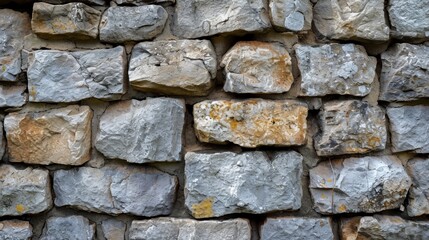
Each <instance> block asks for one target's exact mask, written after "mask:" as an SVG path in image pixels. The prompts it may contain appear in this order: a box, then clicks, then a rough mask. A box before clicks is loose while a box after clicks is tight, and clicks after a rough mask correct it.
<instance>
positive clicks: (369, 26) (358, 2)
mask: <svg viewBox="0 0 429 240" xmlns="http://www.w3.org/2000/svg"><path fill="white" fill-rule="evenodd" d="M383 13H384V0H318V1H317V3H316V5H314V11H313V14H314V16H313V18H314V20H313V21H314V25H315V26H316V29H317V30H318V31H319V32H320V33H321V34H323V35H324V36H326V37H328V38H331V39H342V40H357V41H387V40H389V27H388V26H387V24H386V20H385V18H384V14H383Z"/></svg>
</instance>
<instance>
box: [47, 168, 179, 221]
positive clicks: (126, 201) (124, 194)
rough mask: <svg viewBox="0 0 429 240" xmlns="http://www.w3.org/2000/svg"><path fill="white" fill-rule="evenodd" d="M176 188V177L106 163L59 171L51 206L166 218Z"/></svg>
mask: <svg viewBox="0 0 429 240" xmlns="http://www.w3.org/2000/svg"><path fill="white" fill-rule="evenodd" d="M70 183H73V184H70ZM177 185H178V181H177V178H176V177H174V176H171V175H169V174H167V173H163V172H161V171H158V170H156V169H153V168H149V167H147V168H144V167H137V166H131V165H126V166H124V165H118V164H110V165H105V166H104V167H102V168H89V167H81V168H77V169H72V170H59V171H56V172H55V174H54V191H55V196H56V198H55V206H57V207H62V206H70V207H74V208H77V209H81V210H85V211H92V212H99V213H107V214H113V215H117V214H122V213H126V214H133V215H138V216H145V217H152V216H157V215H168V214H170V213H171V211H172V208H173V204H174V200H175V195H176V188H177Z"/></svg>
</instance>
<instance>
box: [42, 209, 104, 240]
mask: <svg viewBox="0 0 429 240" xmlns="http://www.w3.org/2000/svg"><path fill="white" fill-rule="evenodd" d="M94 237H95V224H93V223H90V222H89V220H88V219H87V218H84V217H82V216H78V215H72V216H68V217H51V218H49V219H48V220H47V221H46V224H45V227H44V228H43V233H42V236H41V237H40V240H53V239H70V240H93V239H94Z"/></svg>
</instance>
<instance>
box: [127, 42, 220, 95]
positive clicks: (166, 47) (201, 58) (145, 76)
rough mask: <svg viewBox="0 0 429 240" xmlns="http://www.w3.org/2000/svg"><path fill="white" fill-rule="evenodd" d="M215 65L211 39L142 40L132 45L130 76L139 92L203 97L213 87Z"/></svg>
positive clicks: (132, 84) (132, 83) (131, 81)
mask: <svg viewBox="0 0 429 240" xmlns="http://www.w3.org/2000/svg"><path fill="white" fill-rule="evenodd" d="M216 67H217V63H216V53H215V51H214V48H213V45H212V44H211V42H210V41H208V40H172V41H156V42H142V43H139V44H137V45H136V46H135V47H134V48H133V52H132V55H131V60H130V67H129V69H128V76H129V79H130V84H131V86H132V87H133V88H134V89H136V90H139V91H145V92H159V93H164V94H173V95H190V96H204V95H207V94H208V93H209V92H210V90H211V87H212V86H213V82H212V80H211V79H213V78H215V77H216V71H217V68H216Z"/></svg>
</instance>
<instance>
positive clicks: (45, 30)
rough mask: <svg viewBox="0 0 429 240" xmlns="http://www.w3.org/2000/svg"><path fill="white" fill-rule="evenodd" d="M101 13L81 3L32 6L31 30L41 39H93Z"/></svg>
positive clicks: (95, 35)
mask: <svg viewBox="0 0 429 240" xmlns="http://www.w3.org/2000/svg"><path fill="white" fill-rule="evenodd" d="M100 19H101V12H100V11H98V10H96V9H94V8H92V7H90V6H87V5H85V4H83V3H78V2H74V3H69V4H64V5H51V4H48V3H43V2H36V3H34V5H33V14H32V18H31V28H32V30H33V32H34V33H36V34H37V35H38V36H39V37H42V38H57V39H60V38H65V39H95V38H97V36H98V25H99V24H100Z"/></svg>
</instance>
